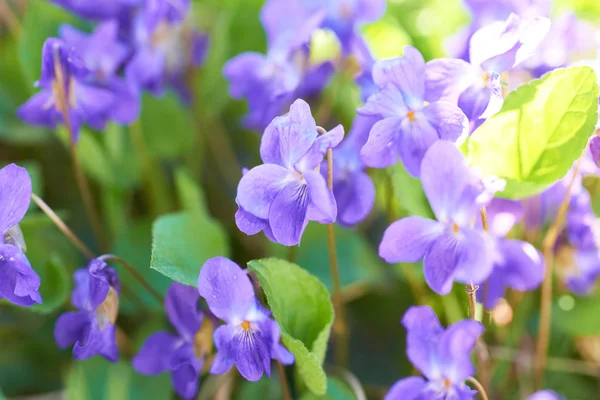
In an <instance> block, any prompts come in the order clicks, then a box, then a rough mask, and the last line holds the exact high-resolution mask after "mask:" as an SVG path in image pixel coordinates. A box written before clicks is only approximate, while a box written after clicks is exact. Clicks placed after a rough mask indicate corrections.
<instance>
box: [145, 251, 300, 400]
mask: <svg viewBox="0 0 600 400" xmlns="http://www.w3.org/2000/svg"><path fill="white" fill-rule="evenodd" d="M200 297H202V298H204V300H206V302H207V303H208V308H209V310H210V313H209V312H203V311H201V310H200V309H199V300H200ZM165 310H166V312H167V316H168V317H169V321H170V322H171V324H172V325H173V326H174V327H175V329H176V331H177V334H172V333H170V332H157V333H154V334H153V335H152V336H150V337H149V338H148V339H147V340H146V342H145V343H144V345H143V346H142V348H141V349H140V351H139V353H138V354H137V355H136V356H135V358H134V359H133V367H134V368H135V369H136V371H138V372H139V373H142V374H147V375H156V374H160V373H163V372H166V371H170V372H171V377H172V382H173V387H174V388H175V390H176V392H177V393H178V394H179V395H180V396H181V397H183V398H186V399H190V398H195V396H196V394H197V392H198V387H199V381H198V380H199V377H200V373H201V371H202V366H203V364H204V362H205V360H206V357H207V356H208V355H210V353H211V352H212V347H213V340H214V346H215V347H216V349H217V354H216V356H215V358H214V360H213V361H212V365H211V366H210V372H211V373H212V374H223V373H225V372H227V371H228V370H229V369H231V367H232V366H233V365H235V366H236V367H237V369H238V371H239V372H240V374H241V375H242V376H243V377H244V378H246V379H248V380H249V381H257V380H259V379H260V378H261V377H262V375H263V373H265V374H266V375H267V376H270V373H271V359H275V360H279V361H281V362H282V363H283V364H285V365H289V364H292V363H293V362H294V356H293V355H292V354H291V353H290V352H289V351H287V350H286V349H285V348H284V347H283V346H282V345H281V344H279V339H280V336H281V332H280V330H279V326H278V325H277V323H276V322H275V321H274V320H273V319H272V318H270V317H269V314H270V312H269V311H268V310H266V309H265V308H264V307H263V306H262V305H261V304H260V302H259V301H258V300H257V299H256V297H255V295H254V288H253V287H252V283H251V282H250V280H249V278H248V276H247V275H246V274H245V273H244V271H243V270H242V269H241V268H240V267H239V266H238V265H237V264H235V263H234V262H232V261H230V260H228V259H226V258H223V257H215V258H212V259H210V260H208V261H207V262H206V263H204V265H203V266H202V269H201V270H200V276H199V277H198V289H196V288H193V287H190V286H184V285H182V284H179V283H174V284H172V285H171V287H170V288H169V291H168V293H167V297H166V299H165ZM215 317H216V318H219V319H221V320H223V321H225V324H224V325H221V326H219V327H218V328H217V329H216V330H214V332H213V329H214V326H215V325H216V322H217V321H216V318H215Z"/></svg>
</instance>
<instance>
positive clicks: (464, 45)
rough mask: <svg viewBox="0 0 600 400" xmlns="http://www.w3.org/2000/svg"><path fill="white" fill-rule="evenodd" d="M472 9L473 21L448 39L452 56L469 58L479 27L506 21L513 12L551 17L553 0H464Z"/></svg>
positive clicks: (530, 16) (448, 48) (449, 52)
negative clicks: (472, 40) (471, 42)
mask: <svg viewBox="0 0 600 400" xmlns="http://www.w3.org/2000/svg"><path fill="white" fill-rule="evenodd" d="M464 3H465V5H466V6H467V7H468V8H469V9H470V11H471V16H472V19H471V23H470V24H469V26H467V27H465V28H463V29H461V30H460V31H459V32H458V33H457V34H456V35H455V36H453V37H451V38H449V39H448V40H447V41H446V50H447V51H448V54H449V55H450V57H454V58H461V59H463V60H465V61H468V60H469V41H470V39H471V36H473V34H474V33H475V32H477V31H478V30H479V29H481V28H483V27H485V26H487V25H489V24H491V23H493V22H496V21H504V20H506V18H508V16H509V15H510V14H511V13H514V14H516V15H518V16H520V17H521V18H535V17H549V16H550V11H551V8H552V0H464Z"/></svg>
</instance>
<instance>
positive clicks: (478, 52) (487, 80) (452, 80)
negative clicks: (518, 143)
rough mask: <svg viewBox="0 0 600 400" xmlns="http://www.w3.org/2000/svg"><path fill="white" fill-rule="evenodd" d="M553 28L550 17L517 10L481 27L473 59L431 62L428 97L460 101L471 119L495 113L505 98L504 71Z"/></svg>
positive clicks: (475, 36) (474, 40)
mask: <svg viewBox="0 0 600 400" xmlns="http://www.w3.org/2000/svg"><path fill="white" fill-rule="evenodd" d="M549 29H550V21H549V20H548V19H547V18H534V19H529V20H528V19H521V18H520V17H518V16H517V15H515V14H511V15H510V16H509V17H508V19H507V20H506V21H504V22H500V21H498V22H494V23H492V24H490V25H488V26H486V27H484V28H481V29H479V30H478V31H477V32H475V33H474V34H473V36H472V37H471V40H470V47H469V58H470V63H467V62H466V61H464V60H460V59H452V58H441V59H437V60H432V61H430V62H428V63H427V66H426V68H425V70H426V75H427V90H426V98H425V100H427V101H437V100H445V101H449V102H451V103H452V104H458V106H459V107H460V108H461V109H462V110H463V111H464V113H465V114H466V115H467V117H468V118H469V121H471V123H474V122H475V121H476V120H477V119H478V118H487V117H489V116H491V115H493V114H495V113H496V112H498V111H499V110H500V108H501V107H502V103H503V101H504V97H503V94H502V82H501V80H500V74H501V73H503V72H505V71H508V70H510V69H512V68H514V67H516V66H518V65H519V64H521V63H523V61H525V60H526V59H527V58H529V57H530V56H531V55H532V54H533V52H534V51H535V49H536V48H537V46H538V45H539V43H540V42H541V41H542V40H543V39H544V37H545V35H546V33H547V32H548V30H549Z"/></svg>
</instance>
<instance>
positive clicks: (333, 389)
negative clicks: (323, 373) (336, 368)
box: [300, 376, 356, 400]
mask: <svg viewBox="0 0 600 400" xmlns="http://www.w3.org/2000/svg"><path fill="white" fill-rule="evenodd" d="M300 400H356V396H354V393H352V390H351V389H350V388H349V387H348V385H347V384H346V383H345V382H344V381H342V380H341V379H338V378H334V377H331V376H328V377H327V393H326V394H324V395H322V396H317V395H315V394H314V393H310V392H306V393H304V394H303V395H302V397H300Z"/></svg>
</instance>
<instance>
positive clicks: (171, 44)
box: [125, 0, 208, 102]
mask: <svg viewBox="0 0 600 400" xmlns="http://www.w3.org/2000/svg"><path fill="white" fill-rule="evenodd" d="M189 11H190V0H153V1H148V2H146V4H145V5H144V8H143V9H142V11H141V12H140V13H139V14H138V15H137V16H136V18H135V19H134V21H133V37H134V42H135V54H134V56H133V58H132V59H131V61H130V62H129V64H128V65H127V67H126V69H125V76H126V77H127V79H128V80H129V81H130V82H133V83H135V84H136V85H137V86H138V87H140V88H142V89H146V90H149V91H150V92H151V93H152V94H154V95H156V96H161V95H163V94H164V92H165V88H166V86H167V85H168V86H171V87H172V88H174V89H175V90H176V91H177V92H178V93H179V95H180V96H181V98H182V99H184V100H185V101H188V102H189V101H190V100H191V96H192V93H191V88H190V87H189V85H188V82H187V80H186V76H187V72H188V71H189V69H190V68H191V67H198V66H200V65H202V63H203V62H204V58H205V57H206V53H207V50H208V37H207V36H205V35H203V34H200V33H199V32H198V31H196V30H194V29H193V28H192V27H190V26H189V24H188V23H187V20H186V18H187V16H188V14H189Z"/></svg>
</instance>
